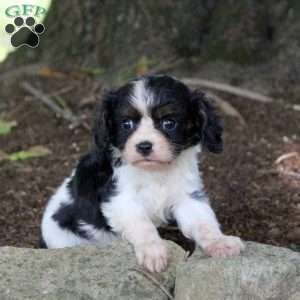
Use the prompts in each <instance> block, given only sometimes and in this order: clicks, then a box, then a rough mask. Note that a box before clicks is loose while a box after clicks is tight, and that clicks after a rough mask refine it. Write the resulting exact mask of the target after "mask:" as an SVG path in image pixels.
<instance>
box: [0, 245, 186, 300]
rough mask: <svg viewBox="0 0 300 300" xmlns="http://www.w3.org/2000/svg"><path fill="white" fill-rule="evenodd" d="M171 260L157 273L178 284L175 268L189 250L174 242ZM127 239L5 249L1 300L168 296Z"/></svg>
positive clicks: (1, 251)
mask: <svg viewBox="0 0 300 300" xmlns="http://www.w3.org/2000/svg"><path fill="white" fill-rule="evenodd" d="M169 249H170V252H171V263H170V266H169V268H168V269H167V271H165V272H163V273H161V274H159V275H156V278H157V280H158V281H159V282H160V283H161V284H162V285H163V286H164V287H166V288H167V289H169V290H171V289H172V288H174V281H175V269H176V264H177V262H178V261H181V260H182V259H183V255H184V252H183V250H182V249H180V248H179V247H178V246H176V245H175V244H174V243H171V242H170V243H169ZM135 267H137V266H136V260H135V256H134V253H133V250H132V248H131V247H130V245H128V244H127V243H125V242H117V243H114V244H113V245H112V246H110V247H106V248H96V247H82V248H68V249H56V250H34V249H22V248H12V247H3V248H0V299H1V300H37V299H43V300H77V299H78V300H79V299H80V300H94V299H95V300H96V299H97V300H119V299H120V300H125V299H126V300H127V299H128V300H129V299H130V300H135V299H136V300H142V299H147V300H149V299H151V300H162V299H167V296H166V295H165V294H164V293H163V292H162V291H161V289H160V288H158V287H157V286H155V285H154V284H153V283H152V282H151V281H150V280H149V279H147V278H146V277H144V276H143V275H142V274H141V273H139V272H136V271H135V270H132V268H135Z"/></svg>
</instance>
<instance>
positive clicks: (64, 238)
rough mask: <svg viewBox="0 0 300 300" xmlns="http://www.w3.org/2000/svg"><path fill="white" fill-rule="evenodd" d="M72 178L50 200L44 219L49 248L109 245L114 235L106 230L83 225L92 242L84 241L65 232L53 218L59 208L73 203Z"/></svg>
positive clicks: (44, 232)
mask: <svg viewBox="0 0 300 300" xmlns="http://www.w3.org/2000/svg"><path fill="white" fill-rule="evenodd" d="M69 181H70V178H67V179H65V180H64V182H63V183H62V185H61V186H60V187H59V188H58V189H57V191H56V193H55V194H54V195H53V196H52V197H51V199H50V200H49V202H48V204H47V207H46V209H45V213H44V215H43V219H42V225H41V230H42V236H43V239H44V241H45V242H46V244H47V247H48V248H65V247H73V246H79V245H88V244H97V245H99V246H105V245H107V244H109V243H110V242H111V241H112V240H113V239H114V235H113V234H111V233H108V232H107V231H104V230H98V229H96V228H94V226H92V225H89V224H86V223H84V222H80V223H81V225H80V226H81V228H82V229H83V230H87V232H88V233H89V236H91V239H90V240H87V239H83V238H81V237H79V236H78V235H76V234H74V233H72V232H71V231H69V230H65V229H63V228H62V227H60V226H59V224H58V223H57V222H56V221H55V220H54V219H53V218H52V216H53V215H54V214H55V213H56V212H57V211H58V209H59V207H60V206H61V205H64V204H70V203H72V201H73V199H72V197H71V195H70V193H69V190H68V189H67V185H68V182H69Z"/></svg>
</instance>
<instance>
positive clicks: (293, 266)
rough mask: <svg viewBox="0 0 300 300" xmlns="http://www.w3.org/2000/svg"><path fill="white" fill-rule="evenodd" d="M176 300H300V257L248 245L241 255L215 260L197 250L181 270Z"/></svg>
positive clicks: (178, 273) (178, 275) (261, 246)
mask: <svg viewBox="0 0 300 300" xmlns="http://www.w3.org/2000/svg"><path fill="white" fill-rule="evenodd" d="M175 296H176V297H175V298H176V300H267V299H268V300H299V299H300V254H299V253H296V252H293V251H291V250H288V249H285V248H279V247H273V246H268V245H262V244H257V243H252V242H251V243H250V242H248V243H247V247H246V250H245V252H244V253H243V255H242V256H236V257H231V258H224V259H223V258H219V259H213V258H208V257H205V256H204V255H203V253H202V252H201V251H200V250H197V251H196V252H195V253H194V254H193V255H192V257H191V258H189V260H188V261H187V262H185V263H181V264H180V266H179V267H178V271H177V275H176V286H175Z"/></svg>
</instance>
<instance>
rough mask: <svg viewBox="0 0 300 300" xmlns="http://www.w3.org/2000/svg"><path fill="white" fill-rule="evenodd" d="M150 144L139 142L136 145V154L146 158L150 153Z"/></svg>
mask: <svg viewBox="0 0 300 300" xmlns="http://www.w3.org/2000/svg"><path fill="white" fill-rule="evenodd" d="M152 146H153V145H152V143H151V142H148V141H144V142H141V143H139V144H137V145H136V150H137V152H139V153H141V154H142V155H144V156H147V155H149V154H150V153H151V151H152Z"/></svg>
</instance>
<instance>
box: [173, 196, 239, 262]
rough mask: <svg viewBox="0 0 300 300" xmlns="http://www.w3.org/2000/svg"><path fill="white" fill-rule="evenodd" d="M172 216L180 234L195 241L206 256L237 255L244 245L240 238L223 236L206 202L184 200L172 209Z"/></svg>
mask: <svg viewBox="0 0 300 300" xmlns="http://www.w3.org/2000/svg"><path fill="white" fill-rule="evenodd" d="M174 216H175V218H176V220H177V223H178V225H179V227H180V229H181V231H182V233H183V234H184V235H185V236H186V237H188V238H191V239H193V240H194V241H196V243H197V244H198V245H200V246H201V247H202V249H203V250H204V252H205V253H206V254H207V255H210V256H215V257H226V256H232V255H238V254H239V253H240V252H241V251H242V250H243V249H244V245H243V243H242V241H241V240H240V238H238V237H235V236H228V235H224V234H223V233H222V232H221V230H220V228H219V223H218V221H217V219H216V216H215V214H214V212H213V210H212V209H211V207H210V205H209V204H208V201H205V200H195V199H186V200H183V201H181V202H180V203H179V204H177V205H176V206H175V207H174Z"/></svg>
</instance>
